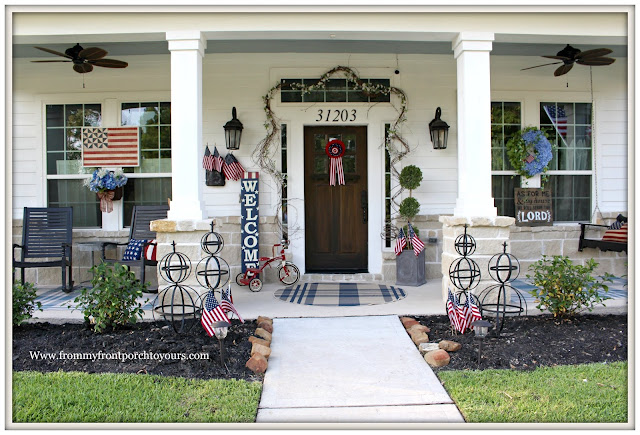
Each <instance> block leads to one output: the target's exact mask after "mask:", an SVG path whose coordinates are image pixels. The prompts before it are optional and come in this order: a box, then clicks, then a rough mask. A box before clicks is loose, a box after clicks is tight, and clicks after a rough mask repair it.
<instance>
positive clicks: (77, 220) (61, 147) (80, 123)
mask: <svg viewBox="0 0 640 435" xmlns="http://www.w3.org/2000/svg"><path fill="white" fill-rule="evenodd" d="M45 112H46V119H45V130H46V131H45V142H46V149H47V156H46V166H47V170H46V173H47V204H48V206H49V207H72V208H73V226H74V227H75V228H96V227H101V226H102V213H101V212H100V203H99V202H98V201H97V200H96V194H95V193H94V192H91V191H90V190H89V189H87V188H86V187H84V186H83V181H84V178H85V177H84V176H82V131H81V129H82V127H100V126H101V125H102V106H101V105H100V104H52V105H47V106H46V107H45Z"/></svg>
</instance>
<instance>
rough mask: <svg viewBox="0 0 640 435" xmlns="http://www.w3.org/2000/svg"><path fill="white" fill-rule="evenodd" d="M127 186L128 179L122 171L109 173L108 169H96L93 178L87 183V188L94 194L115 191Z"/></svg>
mask: <svg viewBox="0 0 640 435" xmlns="http://www.w3.org/2000/svg"><path fill="white" fill-rule="evenodd" d="M125 184H127V177H126V175H124V173H123V172H122V169H117V170H115V171H108V170H106V169H96V170H95V171H93V174H92V175H91V178H88V179H87V180H86V181H85V186H87V187H88V188H89V190H91V191H92V192H103V191H105V190H114V189H115V188H116V187H121V186H124V185H125Z"/></svg>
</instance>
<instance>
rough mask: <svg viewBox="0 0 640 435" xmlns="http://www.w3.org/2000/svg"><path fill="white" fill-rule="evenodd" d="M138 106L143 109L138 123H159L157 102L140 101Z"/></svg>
mask: <svg viewBox="0 0 640 435" xmlns="http://www.w3.org/2000/svg"><path fill="white" fill-rule="evenodd" d="M140 106H141V108H142V109H143V110H144V112H143V113H142V117H141V119H140V125H158V124H159V123H160V113H159V110H160V108H159V106H158V103H141V104H140Z"/></svg>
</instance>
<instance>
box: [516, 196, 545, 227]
mask: <svg viewBox="0 0 640 435" xmlns="http://www.w3.org/2000/svg"><path fill="white" fill-rule="evenodd" d="M551 199H552V196H551V189H550V188H546V189H524V188H523V189H521V188H516V189H515V200H516V225H517V226H519V227H530V226H543V225H553V213H552V211H551V205H552V204H551Z"/></svg>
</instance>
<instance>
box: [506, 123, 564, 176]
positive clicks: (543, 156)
mask: <svg viewBox="0 0 640 435" xmlns="http://www.w3.org/2000/svg"><path fill="white" fill-rule="evenodd" d="M506 147H507V157H508V158H509V163H511V166H513V168H514V169H515V171H516V172H517V173H518V175H521V176H523V177H527V178H529V177H533V176H534V175H538V174H543V179H546V176H545V175H544V174H545V173H546V172H547V170H548V169H549V162H550V161H551V159H552V158H553V147H552V146H551V142H549V139H547V136H546V135H545V133H544V132H543V131H542V130H539V129H537V128H535V127H526V128H524V129H522V130H520V131H518V132H517V133H516V134H515V135H514V136H513V137H512V138H511V139H509V141H508V142H507V144H506Z"/></svg>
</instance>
